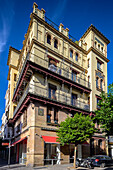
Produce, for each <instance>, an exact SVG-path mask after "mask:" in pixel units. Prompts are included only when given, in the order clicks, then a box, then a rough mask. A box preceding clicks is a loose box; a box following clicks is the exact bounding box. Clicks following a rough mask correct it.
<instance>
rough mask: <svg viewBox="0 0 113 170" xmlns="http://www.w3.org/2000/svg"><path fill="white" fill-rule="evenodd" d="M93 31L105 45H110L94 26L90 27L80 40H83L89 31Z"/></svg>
mask: <svg viewBox="0 0 113 170" xmlns="http://www.w3.org/2000/svg"><path fill="white" fill-rule="evenodd" d="M91 30H92V31H93V32H94V33H95V34H96V35H98V36H99V37H100V38H101V39H102V40H103V41H104V42H106V43H107V44H109V43H110V41H109V40H108V39H107V38H106V37H105V36H104V35H103V34H102V33H101V32H100V31H99V30H98V29H97V28H96V27H95V26H94V25H92V24H91V25H90V26H89V28H88V29H87V30H86V32H85V33H84V34H83V35H82V37H81V39H82V38H85V37H86V36H87V34H88V33H89V32H90V31H91Z"/></svg>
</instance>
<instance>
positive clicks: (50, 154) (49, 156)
mask: <svg viewBox="0 0 113 170" xmlns="http://www.w3.org/2000/svg"><path fill="white" fill-rule="evenodd" d="M44 159H45V164H52V160H53V164H60V144H49V143H47V144H45V151H44Z"/></svg>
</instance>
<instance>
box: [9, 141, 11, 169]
mask: <svg viewBox="0 0 113 170" xmlns="http://www.w3.org/2000/svg"><path fill="white" fill-rule="evenodd" d="M8 140H9V154H8V165H9V167H10V155H11V149H10V148H11V138H9V139H8Z"/></svg>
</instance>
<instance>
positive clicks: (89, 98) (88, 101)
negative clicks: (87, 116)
mask: <svg viewBox="0 0 113 170" xmlns="http://www.w3.org/2000/svg"><path fill="white" fill-rule="evenodd" d="M88 105H90V97H88Z"/></svg>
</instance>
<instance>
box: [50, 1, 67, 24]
mask: <svg viewBox="0 0 113 170" xmlns="http://www.w3.org/2000/svg"><path fill="white" fill-rule="evenodd" d="M66 4H67V0H62V1H61V0H59V1H58V3H57V6H56V8H55V11H54V15H53V17H52V20H53V21H55V20H59V19H60V18H61V17H62V14H63V12H64V9H65V7H66Z"/></svg>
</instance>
